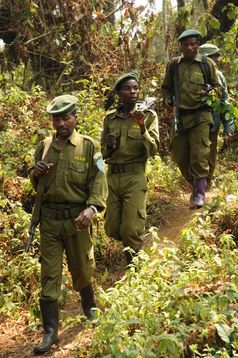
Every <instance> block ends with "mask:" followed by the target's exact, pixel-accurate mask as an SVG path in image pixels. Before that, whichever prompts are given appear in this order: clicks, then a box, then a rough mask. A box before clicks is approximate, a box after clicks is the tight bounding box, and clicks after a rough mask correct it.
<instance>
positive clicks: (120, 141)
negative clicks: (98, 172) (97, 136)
mask: <svg viewBox="0 0 238 358" xmlns="http://www.w3.org/2000/svg"><path fill="white" fill-rule="evenodd" d="M145 113H146V119H145V127H146V131H145V133H144V134H141V131H140V126H139V125H138V124H137V123H135V121H134V120H133V118H132V117H131V116H130V115H128V116H125V115H124V114H123V113H122V112H121V111H120V108H118V109H117V110H116V109H115V110H112V111H110V112H109V113H108V114H107V116H106V117H105V120H104V125H103V132H102V137H101V149H102V154H103V158H104V159H106V163H108V164H131V163H145V162H146V160H147V158H148V157H149V156H154V155H155V154H156V152H157V149H158V144H159V132H158V118H157V114H156V113H155V112H154V111H152V110H148V111H146V112H145ZM111 132H112V133H114V134H116V136H117V145H116V148H115V149H114V150H111V149H108V148H107V147H106V145H105V136H106V134H108V133H111Z"/></svg>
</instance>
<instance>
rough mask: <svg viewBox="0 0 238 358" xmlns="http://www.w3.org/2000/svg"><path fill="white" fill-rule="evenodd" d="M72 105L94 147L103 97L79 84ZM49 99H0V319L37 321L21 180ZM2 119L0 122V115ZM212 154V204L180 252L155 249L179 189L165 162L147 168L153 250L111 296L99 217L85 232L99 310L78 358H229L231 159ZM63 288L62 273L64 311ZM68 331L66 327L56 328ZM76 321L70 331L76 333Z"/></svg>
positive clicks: (233, 221) (117, 253)
mask: <svg viewBox="0 0 238 358" xmlns="http://www.w3.org/2000/svg"><path fill="white" fill-rule="evenodd" d="M84 85H85V90H82V91H80V92H78V93H76V95H77V96H78V97H79V99H80V101H79V111H78V114H79V118H80V120H79V125H78V130H79V131H80V132H82V133H85V134H86V133H87V134H90V135H92V136H93V137H94V138H96V139H98V138H99V134H100V128H101V126H102V119H103V116H104V111H103V110H102V103H101V98H100V97H99V95H97V93H96V91H95V88H94V87H93V86H92V87H90V84H89V83H88V82H87V83H85V84H84ZM46 102H47V98H46V95H45V93H43V92H42V91H41V90H40V89H39V88H35V89H34V91H33V92H32V93H31V95H29V94H27V93H25V92H23V91H21V90H12V91H9V93H7V94H6V98H5V103H7V104H5V107H4V117H3V116H2V117H1V119H2V121H1V127H0V142H1V143H2V145H1V148H0V160H1V163H2V164H3V165H2V166H1V165H0V318H1V320H4V319H5V318H6V317H11V318H17V317H19V316H20V315H22V312H24V315H25V321H26V323H27V324H28V325H29V324H30V325H32V326H34V327H35V326H36V324H37V323H38V322H39V321H38V318H39V308H38V298H39V289H40V286H39V268H40V266H39V245H38V240H39V233H38V232H36V235H35V239H34V242H33V245H32V247H31V251H30V252H29V253H25V252H24V244H25V243H26V241H27V236H28V226H29V222H30V213H31V210H32V205H33V202H34V195H35V194H34V191H33V189H32V187H31V185H30V182H29V179H28V178H27V172H28V170H29V168H30V167H31V165H32V159H33V153H34V150H35V147H36V145H37V144H38V142H39V140H41V138H43V137H45V136H46V135H48V134H49V133H50V132H51V123H50V119H49V118H48V116H47V115H46V113H45V105H46ZM1 113H2V112H1V111H0V115H1ZM237 150H238V149H237V144H236V143H234V145H233V147H232V148H231V149H229V150H226V151H225V153H223V154H222V155H220V162H219V166H218V168H217V170H216V179H215V181H214V183H213V186H212V189H213V190H214V191H215V192H216V195H217V196H216V198H214V199H213V202H212V203H211V204H210V205H208V206H207V207H206V208H205V210H204V211H203V212H202V213H200V214H197V215H195V216H194V218H193V219H192V221H191V222H190V224H189V226H188V227H187V228H186V229H184V230H183V232H182V235H181V237H180V244H179V245H178V247H177V246H176V247H175V246H174V247H173V246H172V247H171V245H168V246H170V248H165V246H163V247H162V246H161V245H160V238H158V237H156V235H157V232H156V227H158V226H159V225H160V224H161V221H164V220H165V219H166V215H167V213H168V212H169V211H170V209H171V208H173V207H174V206H176V205H178V204H179V200H180V194H181V193H183V191H184V190H186V185H185V184H184V183H183V181H182V180H181V176H180V174H179V171H178V169H177V168H176V166H175V165H174V164H173V163H172V162H171V159H170V157H169V156H168V157H164V158H161V157H160V156H159V155H158V156H156V158H155V159H153V160H151V161H150V162H149V163H148V166H147V175H148V180H149V181H148V208H147V209H148V210H147V211H148V218H147V226H146V228H147V231H148V232H152V233H153V235H154V236H155V237H156V239H155V243H154V245H153V247H152V248H151V249H150V250H149V249H147V250H145V251H142V252H141V254H140V255H139V256H138V257H137V258H135V267H134V266H132V268H131V269H130V270H129V271H128V272H127V274H126V275H125V276H123V277H122V278H121V280H120V281H118V282H117V283H116V285H115V286H114V287H113V288H110V289H108V290H107V291H104V290H103V289H102V288H100V282H101V281H103V279H105V277H106V274H107V269H108V268H109V267H110V266H112V265H115V264H117V263H118V264H120V262H121V259H122V256H123V255H122V249H121V246H120V245H119V244H117V243H114V242H111V241H109V239H108V238H106V236H105V234H104V230H103V217H101V218H98V219H97V220H96V221H95V223H94V226H93V233H94V242H95V249H96V250H95V253H96V261H97V267H98V269H97V272H96V282H97V287H98V292H97V297H98V303H99V307H100V311H98V316H99V318H98V324H97V327H96V328H95V331H94V333H95V334H94V335H93V338H92V341H91V342H90V344H89V346H88V347H87V350H85V351H80V352H79V353H78V357H81V356H88V357H108V358H109V357H112V358H113V357H115V358H124V357H125V358H127V357H128V358H129V357H131V358H137V357H138V358H142V357H143V358H150V357H151V358H152V357H166V358H169V357H171V358H172V357H175V358H176V357H180V356H181V357H233V356H234V357H235V356H236V355H235V354H236V351H238V318H237V317H238V316H237V307H236V306H237V300H238V277H237V275H238V274H237V272H238V259H237V257H238V255H237V253H238V251H237V240H238V203H237V196H238V185H237V183H238V151H237ZM70 289H71V282H70V278H69V276H68V272H67V269H66V267H65V268H64V274H63V285H62V300H61V306H62V307H64V304H65V301H66V299H67V297H69V295H70ZM67 322H70V324H72V322H73V319H69V320H68V321H67V319H66V320H65V321H64V322H63V323H64V324H65V325H67ZM77 322H78V321H77V319H76V320H75V324H77Z"/></svg>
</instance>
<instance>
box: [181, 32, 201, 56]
mask: <svg viewBox="0 0 238 358" xmlns="http://www.w3.org/2000/svg"><path fill="white" fill-rule="evenodd" d="M199 44H200V43H199V41H198V39H197V38H196V37H187V38H185V39H184V40H181V41H180V49H181V51H182V53H183V56H184V59H185V60H188V61H189V60H192V59H194V57H196V55H197V52H198V48H199Z"/></svg>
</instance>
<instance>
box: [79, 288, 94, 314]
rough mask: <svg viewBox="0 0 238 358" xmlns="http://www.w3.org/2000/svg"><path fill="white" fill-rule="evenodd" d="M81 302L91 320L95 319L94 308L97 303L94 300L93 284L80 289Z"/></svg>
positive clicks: (84, 311)
mask: <svg viewBox="0 0 238 358" xmlns="http://www.w3.org/2000/svg"><path fill="white" fill-rule="evenodd" d="M80 296H81V301H82V302H81V303H82V308H83V313H84V314H85V316H86V317H87V318H88V320H89V321H93V320H94V318H95V317H94V312H93V309H92V308H95V307H96V303H95V301H94V292H93V286H92V284H89V285H88V286H85V287H84V288H82V289H81V290H80Z"/></svg>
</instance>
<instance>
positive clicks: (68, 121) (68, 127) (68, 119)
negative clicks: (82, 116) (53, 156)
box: [52, 114, 77, 140]
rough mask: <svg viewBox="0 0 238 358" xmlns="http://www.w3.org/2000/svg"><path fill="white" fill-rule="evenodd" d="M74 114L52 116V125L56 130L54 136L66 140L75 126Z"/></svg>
mask: <svg viewBox="0 0 238 358" xmlns="http://www.w3.org/2000/svg"><path fill="white" fill-rule="evenodd" d="M76 118H77V117H76V115H75V114H68V115H66V116H60V115H59V116H53V120H52V121H53V127H54V129H55V130H56V138H57V139H62V140H66V139H67V138H68V137H69V136H70V135H71V134H72V133H73V130H74V128H75V126H76Z"/></svg>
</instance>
